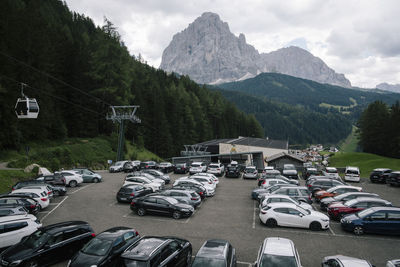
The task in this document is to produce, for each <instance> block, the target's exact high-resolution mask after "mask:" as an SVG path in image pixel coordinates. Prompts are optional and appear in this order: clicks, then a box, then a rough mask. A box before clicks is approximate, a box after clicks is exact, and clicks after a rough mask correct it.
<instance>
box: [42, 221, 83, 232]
mask: <svg viewBox="0 0 400 267" xmlns="http://www.w3.org/2000/svg"><path fill="white" fill-rule="evenodd" d="M83 225H88V226H89V223H87V222H84V221H67V222H61V223H55V224H51V225H48V226H45V227H42V228H41V229H42V230H44V231H46V232H48V233H49V234H55V233H58V232H61V231H64V230H67V229H68V228H74V227H76V226H83Z"/></svg>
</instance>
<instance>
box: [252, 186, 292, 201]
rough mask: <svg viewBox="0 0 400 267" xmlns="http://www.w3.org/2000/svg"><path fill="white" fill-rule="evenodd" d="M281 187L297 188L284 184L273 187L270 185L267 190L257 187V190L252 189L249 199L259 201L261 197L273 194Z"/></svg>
mask: <svg viewBox="0 0 400 267" xmlns="http://www.w3.org/2000/svg"><path fill="white" fill-rule="evenodd" d="M283 186H285V187H287V186H292V187H297V185H294V184H285V183H282V184H274V185H271V186H269V187H267V188H263V187H259V188H255V189H253V190H252V191H251V198H252V199H256V200H258V201H260V199H261V195H266V194H269V193H271V192H273V191H275V190H278V189H279V188H281V187H283Z"/></svg>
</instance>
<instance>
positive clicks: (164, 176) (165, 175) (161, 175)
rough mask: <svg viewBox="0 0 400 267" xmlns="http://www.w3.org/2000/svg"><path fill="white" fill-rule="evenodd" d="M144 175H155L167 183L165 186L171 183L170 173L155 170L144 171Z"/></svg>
mask: <svg viewBox="0 0 400 267" xmlns="http://www.w3.org/2000/svg"><path fill="white" fill-rule="evenodd" d="M142 172H143V173H148V174H151V175H153V176H154V177H155V178H157V179H161V180H163V181H164V182H165V184H169V183H170V182H171V178H170V177H169V175H168V173H164V172H162V171H159V170H154V169H144V170H142Z"/></svg>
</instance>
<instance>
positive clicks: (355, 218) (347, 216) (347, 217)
mask: <svg viewBox="0 0 400 267" xmlns="http://www.w3.org/2000/svg"><path fill="white" fill-rule="evenodd" d="M343 218H345V219H346V220H348V221H354V220H359V219H360V218H359V217H358V216H357V215H356V214H354V213H353V214H349V215H345V216H344V217H343Z"/></svg>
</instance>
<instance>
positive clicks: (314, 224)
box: [310, 222, 322, 231]
mask: <svg viewBox="0 0 400 267" xmlns="http://www.w3.org/2000/svg"><path fill="white" fill-rule="evenodd" d="M310 229H311V230H312V231H319V230H321V229H322V227H321V224H320V223H319V222H312V223H311V224H310Z"/></svg>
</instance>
